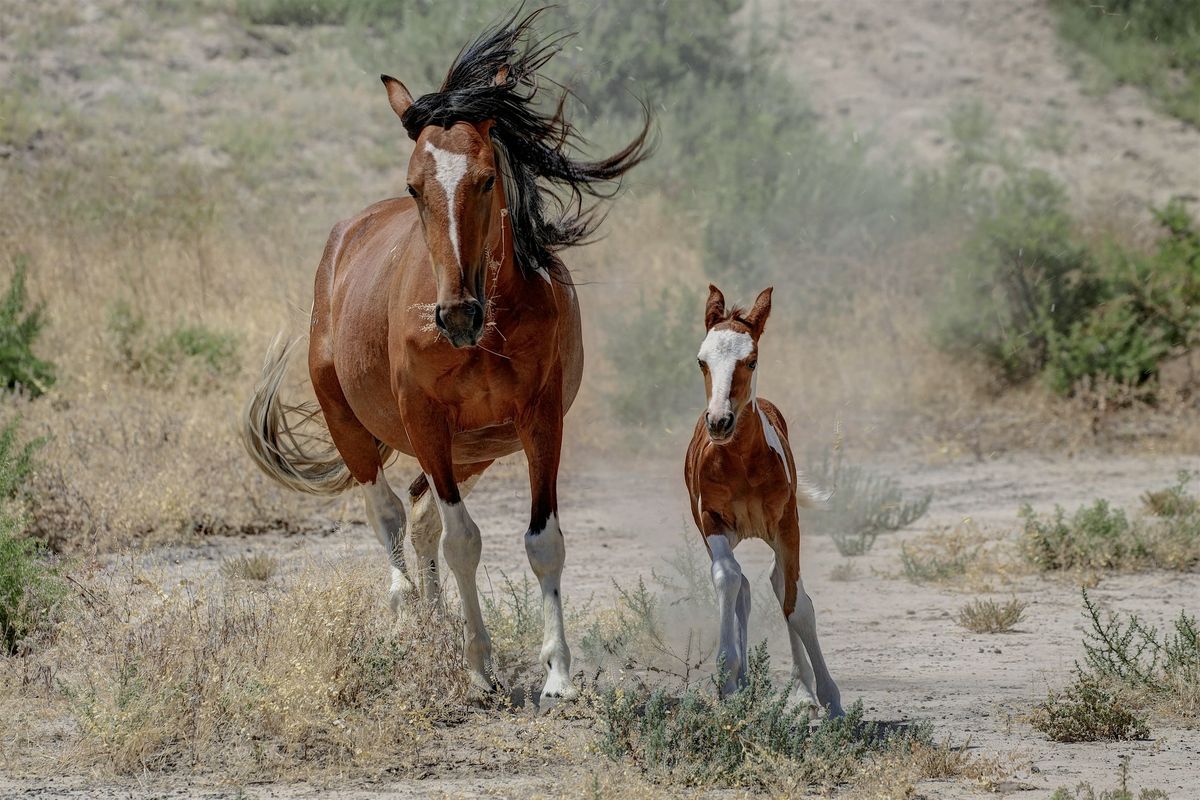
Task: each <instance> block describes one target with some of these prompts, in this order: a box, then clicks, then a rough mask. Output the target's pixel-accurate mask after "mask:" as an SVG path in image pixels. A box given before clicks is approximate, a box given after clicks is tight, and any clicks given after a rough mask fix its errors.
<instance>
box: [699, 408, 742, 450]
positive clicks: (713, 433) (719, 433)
mask: <svg viewBox="0 0 1200 800" xmlns="http://www.w3.org/2000/svg"><path fill="white" fill-rule="evenodd" d="M704 427H705V428H706V429H707V430H708V438H709V439H711V440H712V442H713V444H722V443H724V442H726V441H728V440H729V438H730V437H731V436H733V429H734V428H736V427H737V415H736V414H734V413H733V412H732V411H731V412H729V413H727V414H722V415H721V416H719V417H714V416H712V415H711V414H709V413H708V412H707V411H706V412H704Z"/></svg>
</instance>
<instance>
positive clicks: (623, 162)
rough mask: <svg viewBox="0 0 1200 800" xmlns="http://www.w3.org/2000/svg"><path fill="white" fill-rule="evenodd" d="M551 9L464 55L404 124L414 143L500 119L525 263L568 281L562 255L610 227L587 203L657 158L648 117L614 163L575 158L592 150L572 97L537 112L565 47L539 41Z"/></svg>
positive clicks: (517, 243) (499, 29) (501, 27)
mask: <svg viewBox="0 0 1200 800" xmlns="http://www.w3.org/2000/svg"><path fill="white" fill-rule="evenodd" d="M544 10H545V9H538V10H536V11H533V12H532V13H530V14H528V15H526V16H525V17H523V18H520V15H521V10H520V9H518V10H517V11H515V12H514V13H513V14H512V16H510V17H508V18H507V19H505V20H502V21H501V22H499V23H497V24H496V25H494V26H492V27H490V28H488V29H487V30H485V31H484V32H483V33H481V34H480V35H479V37H478V38H476V39H475V41H473V42H471V43H470V44H469V45H467V46H466V47H464V48H463V50H462V52H460V53H459V54H458V57H457V58H456V59H455V60H454V64H453V65H452V66H451V67H450V72H449V73H447V75H446V80H445V81H444V82H443V83H442V88H441V89H439V90H438V91H436V92H432V93H430V94H426V95H423V96H421V97H420V98H418V99H417V100H416V101H415V102H414V103H413V104H412V105H411V106H410V107H409V108H408V110H407V111H405V112H404V116H403V117H402V118H401V120H402V121H403V123H404V128H405V130H406V131H408V135H409V136H410V137H411V138H412V139H413V140H414V141H415V140H416V139H417V137H418V136H419V135H420V133H421V130H422V129H423V128H425V127H427V126H429V125H438V126H441V127H450V126H451V125H453V124H455V123H457V122H468V123H478V122H482V121H484V120H494V121H495V124H494V125H493V126H492V129H491V136H492V139H493V140H494V141H495V142H496V143H498V144H499V145H500V146H501V148H502V149H503V154H504V156H505V158H504V159H503V160H502V161H501V162H500V163H503V161H507V171H508V174H506V175H504V178H505V186H506V187H509V186H512V187H513V188H515V190H516V191H515V192H510V193H509V194H515V195H516V196H515V197H513V196H509V197H507V201H508V203H509V219H510V221H511V224H512V227H513V248H514V251H515V253H516V260H517V264H518V265H519V266H520V268H521V271H522V273H523V274H524V275H526V276H527V277H528V276H531V275H532V274H533V273H534V272H535V271H537V270H545V272H546V274H547V275H550V276H552V277H554V278H556V279H559V280H562V279H564V278H565V272H564V270H563V268H562V262H561V261H560V260H559V258H558V256H557V252H558V251H559V250H562V249H563V248H565V247H570V246H572V245H576V244H582V243H584V242H586V240H587V239H588V237H589V236H590V235H591V234H592V233H593V232H595V230H596V228H597V227H598V226H599V224H600V222H602V221H603V218H602V217H601V216H598V215H597V213H596V209H595V204H590V205H587V206H585V205H584V197H583V196H584V195H585V194H586V195H588V196H590V197H593V198H607V197H611V196H612V195H613V194H614V193H615V192H616V190H617V189H618V188H619V186H620V178H621V176H622V175H624V174H625V173H626V172H628V171H629V170H630V169H632V168H633V167H635V166H636V165H637V164H639V163H641V162H642V161H644V160H645V159H646V158H647V157H649V155H650V151H651V150H652V147H651V146H650V145H648V144H647V137H648V135H649V132H650V123H651V118H650V113H649V111H648V110H647V111H646V114H645V123H644V125H643V127H642V130H641V133H639V134H638V135H637V137H636V138H634V139H633V141H631V142H630V143H629V144H628V145H626V146H625V147H624V148H623V149H621V150H620V151H618V152H616V153H614V154H613V155H611V156H609V157H608V158H604V159H600V160H597V161H584V160H576V159H574V158H572V157H571V151H573V150H576V149H578V148H579V146H581V145H583V144H585V142H584V140H583V139H582V138H581V137H580V136H579V135H578V134H577V133H576V131H575V129H574V127H573V126H572V125H571V123H570V122H568V121H567V120H566V119H565V118H564V116H563V107H564V104H565V102H566V99H567V97H568V95H569V92H568V91H567V90H565V89H563V90H562V93H561V95H560V96H559V98H558V102H557V104H556V106H555V110H554V113H553V114H546V113H544V112H542V111H539V110H538V102H537V101H538V99H539V89H540V87H539V86H538V75H537V71H538V70H539V69H540V68H541V67H542V66H544V65H545V64H546V62H548V61H549V60H550V59H551V58H553V57H554V54H555V53H556V52H557V49H558V47H559V45H560V44H561V42H562V41H563V39H564V38H566V37H565V36H562V35H556V36H552V37H550V38H546V39H542V38H538V37H537V35H536V34H535V32H534V31H533V28H532V25H533V22H534V21H535V20H536V19H537V17H538V16H539V15H540V14H541V13H542V11H544ZM497 76H500V79H499V80H497ZM560 88H561V87H560ZM539 179H541V180H539ZM556 190H565V192H560V191H556Z"/></svg>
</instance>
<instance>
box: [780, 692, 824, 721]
mask: <svg viewBox="0 0 1200 800" xmlns="http://www.w3.org/2000/svg"><path fill="white" fill-rule="evenodd" d="M788 706H790V707H791V708H795V709H799V710H800V712H801V713H802V714H803V713H804V712H805V711H807V712H808V721H809V722H816V721H817V720H818V719H819V718H820V716H821V705H820V704H819V703H818V702H817V701H816V699H815V698H814V697H813V696H812V695H810V694H809V693H808V692H806V691H804V690H803V689H797V690H795V691H793V692H792V695H791V697H789V698H788Z"/></svg>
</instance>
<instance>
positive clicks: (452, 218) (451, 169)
mask: <svg viewBox="0 0 1200 800" xmlns="http://www.w3.org/2000/svg"><path fill="white" fill-rule="evenodd" d="M425 149H426V150H427V151H428V152H429V154H430V155H432V156H433V163H434V164H435V165H436V166H437V172H436V173H435V177H436V178H437V181H438V183H440V184H441V185H442V191H443V193H444V194H445V195H446V218H447V219H448V220H449V232H450V245H451V246H452V247H453V248H454V258H455V260H456V261H457V262H458V268H459V269H460V270H461V269H462V268H463V263H462V252H461V251H460V250H459V244H458V217H457V215H456V214H455V210H454V196H455V194H457V192H458V184H459V183H460V182H461V181H462V179H463V176H464V175H466V174H467V156H466V154H465V153H452V152H450V151H449V150H442V149H441V148H440V147H435V146H434V145H433V144H431V143H430V142H426V143H425Z"/></svg>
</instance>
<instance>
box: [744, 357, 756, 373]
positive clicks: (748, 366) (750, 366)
mask: <svg viewBox="0 0 1200 800" xmlns="http://www.w3.org/2000/svg"><path fill="white" fill-rule="evenodd" d="M757 366H758V360H757V359H755V360H754V361H751V362H750V363H749V364H747V365H746V369H748V370H750V371H751V372H753V371H754V368H755V367H757Z"/></svg>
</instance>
